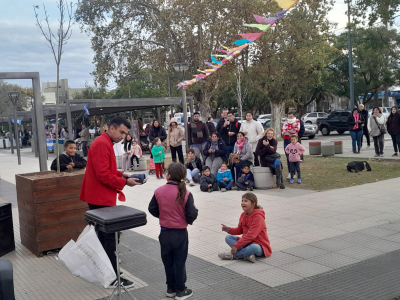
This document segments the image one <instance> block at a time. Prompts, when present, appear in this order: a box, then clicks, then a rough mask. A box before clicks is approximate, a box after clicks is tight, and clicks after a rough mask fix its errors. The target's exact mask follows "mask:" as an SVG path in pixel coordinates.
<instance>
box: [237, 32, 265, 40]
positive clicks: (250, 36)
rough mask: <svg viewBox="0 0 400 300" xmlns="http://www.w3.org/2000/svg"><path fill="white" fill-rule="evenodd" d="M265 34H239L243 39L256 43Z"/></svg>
mask: <svg viewBox="0 0 400 300" xmlns="http://www.w3.org/2000/svg"><path fill="white" fill-rule="evenodd" d="M263 33H264V32H260V33H239V34H238V35H240V36H241V37H242V38H244V39H247V40H249V41H252V42H254V41H255V40H256V39H258V38H260V37H261V36H262V35H263Z"/></svg>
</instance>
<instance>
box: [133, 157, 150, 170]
mask: <svg viewBox="0 0 400 300" xmlns="http://www.w3.org/2000/svg"><path fill="white" fill-rule="evenodd" d="M144 170H147V161H146V157H144V156H142V157H140V158H139V167H137V166H136V159H134V160H133V171H144Z"/></svg>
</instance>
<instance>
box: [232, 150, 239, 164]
mask: <svg viewBox="0 0 400 300" xmlns="http://www.w3.org/2000/svg"><path fill="white" fill-rule="evenodd" d="M229 162H230V163H231V164H237V163H239V162H240V157H239V154H234V153H231V154H229Z"/></svg>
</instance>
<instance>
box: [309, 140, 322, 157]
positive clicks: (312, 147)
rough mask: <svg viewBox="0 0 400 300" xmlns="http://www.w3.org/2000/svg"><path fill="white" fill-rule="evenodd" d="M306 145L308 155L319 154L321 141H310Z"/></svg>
mask: <svg viewBox="0 0 400 300" xmlns="http://www.w3.org/2000/svg"><path fill="white" fill-rule="evenodd" d="M308 145H309V148H308V152H309V154H310V155H321V142H310V143H309V144H308Z"/></svg>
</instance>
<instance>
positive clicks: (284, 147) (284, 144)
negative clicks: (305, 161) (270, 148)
mask: <svg viewBox="0 0 400 300" xmlns="http://www.w3.org/2000/svg"><path fill="white" fill-rule="evenodd" d="M289 144H290V140H283V149H286V147H287V145H289ZM285 155H286V162H287V169H288V172H289V173H290V163H289V154H287V153H286V151H285Z"/></svg>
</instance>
